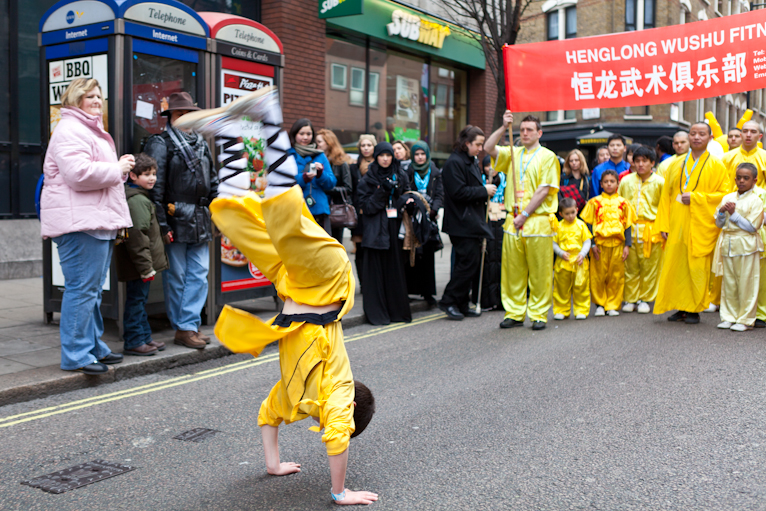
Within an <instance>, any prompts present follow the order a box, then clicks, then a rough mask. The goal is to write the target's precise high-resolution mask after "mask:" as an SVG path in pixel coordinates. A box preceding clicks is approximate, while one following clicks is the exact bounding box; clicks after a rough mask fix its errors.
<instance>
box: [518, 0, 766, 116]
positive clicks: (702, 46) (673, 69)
mask: <svg viewBox="0 0 766 511" xmlns="http://www.w3.org/2000/svg"><path fill="white" fill-rule="evenodd" d="M503 56H504V60H505V62H504V64H505V80H506V100H507V104H508V108H509V109H510V110H512V111H514V112H529V111H550V110H579V109H584V108H615V107H624V106H643V105H656V104H662V103H674V102H677V101H690V100H694V99H702V98H709V97H713V96H723V95H726V94H732V93H736V92H742V91H747V90H756V89H762V88H765V87H766V10H757V11H752V12H747V13H743V14H738V15H735V16H725V17H722V18H717V19H714V20H709V21H699V22H696V23H688V24H685V25H674V26H672V27H664V28H655V29H649V30H641V31H637V32H624V33H620V34H614V35H606V36H597V37H583V38H578V39H567V40H565V41H549V42H544V43H532V44H520V45H514V46H506V47H505V48H504V49H503Z"/></svg>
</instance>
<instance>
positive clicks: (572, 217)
mask: <svg viewBox="0 0 766 511" xmlns="http://www.w3.org/2000/svg"><path fill="white" fill-rule="evenodd" d="M559 214H560V215H561V218H562V220H561V222H559V229H558V231H557V232H556V235H555V236H554V237H553V251H554V252H555V253H556V255H557V256H558V257H557V258H556V262H555V263H554V264H553V272H554V273H553V319H555V320H562V319H565V318H568V317H569V312H570V311H571V302H572V301H574V310H575V319H585V318H587V317H588V312H590V281H589V278H590V277H589V275H588V273H589V271H588V267H589V262H588V252H589V251H590V245H591V241H590V240H591V238H592V237H593V236H592V235H591V233H590V231H589V230H588V226H587V225H585V222H583V221H582V220H580V219H579V218H577V202H576V201H575V200H574V199H572V198H570V197H564V198H563V199H560V200H559Z"/></svg>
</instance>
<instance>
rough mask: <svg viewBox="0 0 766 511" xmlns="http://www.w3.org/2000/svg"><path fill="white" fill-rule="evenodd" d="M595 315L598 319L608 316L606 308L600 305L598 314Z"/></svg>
mask: <svg viewBox="0 0 766 511" xmlns="http://www.w3.org/2000/svg"><path fill="white" fill-rule="evenodd" d="M593 315H594V316H596V317H597V318H600V317H601V316H605V315H606V314H605V313H604V308H603V307H601V306H600V305H599V306H598V307H596V313H595V314H593Z"/></svg>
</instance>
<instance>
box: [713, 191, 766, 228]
mask: <svg viewBox="0 0 766 511" xmlns="http://www.w3.org/2000/svg"><path fill="white" fill-rule="evenodd" d="M756 195H757V194H756ZM719 207H720V206H719ZM746 215H747V216H745V219H746V220H747V221H748V222H750V223H751V224H752V225H753V227H755V230H756V231H757V230H758V229H760V228H761V227H762V226H763V201H762V200H761V198H760V197H757V198H754V199H753V201H752V207H751V208H750V211H748V212H747V214H746Z"/></svg>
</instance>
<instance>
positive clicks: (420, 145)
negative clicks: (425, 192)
mask: <svg viewBox="0 0 766 511" xmlns="http://www.w3.org/2000/svg"><path fill="white" fill-rule="evenodd" d="M417 150H421V151H423V152H424V153H426V161H424V162H423V164H422V165H418V164H417V163H415V151H417ZM410 168H411V169H415V172H417V173H418V174H420V175H421V176H423V177H424V176H425V175H426V174H427V173H428V174H430V173H431V150H430V149H429V148H428V144H426V143H425V142H423V141H422V140H418V141H417V142H415V143H414V144H412V162H410ZM426 184H428V180H427V179H426Z"/></svg>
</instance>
